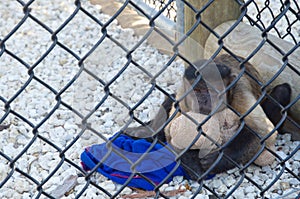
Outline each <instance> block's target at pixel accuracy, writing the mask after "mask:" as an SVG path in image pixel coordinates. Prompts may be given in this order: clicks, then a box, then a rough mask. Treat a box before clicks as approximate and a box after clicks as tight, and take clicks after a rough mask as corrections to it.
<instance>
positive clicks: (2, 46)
mask: <svg viewBox="0 0 300 199" xmlns="http://www.w3.org/2000/svg"><path fill="white" fill-rule="evenodd" d="M95 2H96V1H95ZM212 2H213V1H208V3H207V4H206V7H203V8H201V9H199V8H198V9H197V8H196V7H194V5H193V4H192V3H190V2H188V1H182V2H181V3H183V4H184V5H185V6H186V7H188V8H189V9H190V10H192V11H193V12H194V13H195V16H198V17H199V16H201V14H202V12H205V10H206V8H209V7H210V5H211V3H212ZM235 2H236V3H238V4H239V6H240V9H241V11H242V12H241V13H242V14H241V16H240V17H239V18H238V20H237V21H238V22H242V21H243V22H244V23H246V24H250V25H251V26H252V28H255V29H256V31H258V33H259V34H258V36H259V37H260V41H258V42H259V44H258V45H257V46H256V48H255V50H253V51H251V52H247V55H246V56H245V59H246V60H247V61H249V60H250V61H251V58H252V57H254V56H255V55H259V54H260V53H261V51H260V49H261V48H262V47H263V46H266V45H269V46H270V48H271V49H272V52H273V51H275V52H276V53H277V54H276V53H275V54H276V55H279V56H280V57H279V58H278V59H279V60H281V61H282V64H281V65H280V66H278V70H277V71H275V73H274V75H272V76H268V77H267V78H269V80H267V81H265V83H262V82H260V81H259V80H257V79H255V76H253V74H251V73H249V71H245V70H244V71H242V72H241V74H240V76H243V75H244V76H247V77H250V78H251V79H253V80H254V81H255V82H256V84H257V85H259V88H260V89H261V90H262V92H261V93H262V94H261V95H260V96H259V97H258V101H257V103H255V104H254V105H255V106H259V104H260V103H261V101H262V100H263V99H264V98H265V97H268V98H270V95H268V94H267V92H266V90H268V89H270V87H269V86H270V83H271V82H273V80H275V79H277V77H280V76H281V74H282V73H283V72H284V70H286V68H287V69H289V71H290V73H292V74H293V75H291V76H288V77H284V78H286V79H285V80H284V81H286V82H291V81H293V82H300V71H299V63H300V62H297V60H298V61H299V57H298V55H300V54H299V45H300V29H299V27H300V8H299V6H300V5H299V3H298V2H297V1H296V0H294V1H281V0H278V1H267V0H266V1H254V0H249V1H245V2H243V1H238V0H237V1H235ZM114 3H115V2H113V1H112V2H110V1H108V2H106V4H108V5H109V6H110V5H111V6H114ZM145 3H146V4H149V6H150V7H153V8H155V9H157V13H155V14H154V16H152V15H151V16H150V15H148V14H146V12H145V11H143V9H141V8H140V7H139V5H138V4H136V3H135V2H134V1H130V0H128V1H123V2H122V3H120V7H119V8H117V11H116V12H115V13H114V14H113V15H106V14H104V5H101V4H100V5H99V4H95V3H94V4H91V3H90V2H89V1H83V0H82V1H80V0H76V1H71V0H66V1H56V0H55V1H39V0H31V1H21V0H16V1H2V2H1V3H0V19H1V20H0V27H1V28H0V67H1V71H0V109H1V113H0V125H1V126H0V196H1V198H180V199H183V198H299V197H300V196H299V192H300V186H299V184H300V176H299V172H300V153H299V148H300V143H299V137H298V139H297V138H296V137H297V136H299V129H300V125H299V123H298V122H299V120H295V118H296V119H297V115H296V117H290V116H288V115H287V113H289V112H290V111H291V112H292V111H295V110H296V111H297V108H296V107H297V106H299V103H300V102H299V98H300V93H299V88H298V86H297V84H295V85H294V84H293V85H290V86H291V87H292V90H293V93H292V97H291V100H290V101H289V103H288V104H287V105H286V106H284V107H281V113H282V115H283V116H282V118H283V119H281V117H280V122H279V123H278V125H274V126H275V127H274V128H276V129H275V130H279V128H280V124H282V123H283V122H284V120H286V121H288V122H289V123H290V124H291V125H292V131H293V132H290V133H291V134H290V133H285V134H279V135H278V136H277V139H276V143H275V149H270V150H269V151H271V155H272V156H273V157H274V158H275V161H274V162H273V163H272V164H271V165H268V166H263V167H260V166H256V165H254V163H253V162H254V159H256V158H257V155H256V157H254V158H250V160H249V164H244V165H242V164H240V163H238V162H237V163H235V168H234V169H230V170H228V171H224V172H222V173H219V174H216V175H214V176H212V178H211V179H207V176H206V175H205V176H201V177H199V178H198V180H197V181H193V180H188V179H185V178H183V177H182V176H176V177H174V178H172V179H171V180H168V178H169V177H170V176H174V175H173V174H174V172H176V171H175V170H176V169H171V170H169V171H168V175H166V176H164V177H163V179H162V181H160V182H159V183H155V182H153V181H151V179H152V178H151V177H149V176H147V175H145V173H141V172H138V170H137V167H138V166H137V165H138V164H140V163H141V165H142V166H144V165H143V164H145V162H144V163H143V161H145V160H147V156H141V157H139V159H138V161H137V162H131V159H129V158H128V157H126V155H124V154H121V155H120V154H119V155H120V156H119V157H118V159H122V160H124V161H125V162H127V163H128V162H129V166H130V169H129V171H130V172H131V174H130V175H128V176H126V178H125V180H124V183H123V185H121V184H118V183H115V182H113V181H112V180H108V178H106V177H104V176H103V175H101V174H100V173H99V172H97V171H99V170H98V168H102V166H103V162H105V158H107V156H106V155H109V154H111V153H112V151H113V152H115V153H116V150H114V149H112V148H109V145H111V144H112V143H113V141H114V140H116V139H117V138H118V137H121V136H122V135H121V134H122V132H124V131H128V129H132V127H138V126H140V125H144V126H146V124H148V123H147V122H148V121H149V120H151V119H153V118H154V117H155V116H156V113H157V111H158V110H159V107H160V105H161V104H162V103H163V102H164V99H170V100H171V101H172V102H173V103H174V105H175V109H176V110H177V111H178V112H181V113H182V114H183V115H186V116H187V117H188V115H187V114H185V113H184V111H183V110H180V106H179V102H180V101H181V100H184V99H185V97H182V98H181V99H178V98H174V96H173V94H174V93H176V92H177V91H178V88H179V87H180V85H181V80H182V76H183V75H184V71H185V66H186V65H188V64H192V62H193V61H197V60H189V56H188V54H184V53H182V52H181V51H180V50H178V49H180V47H181V46H183V45H184V41H185V40H187V39H188V38H189V37H188V36H189V35H190V34H191V32H192V31H193V29H191V30H190V31H187V32H189V33H188V34H187V35H188V36H187V37H185V35H184V34H183V33H179V35H182V37H179V38H180V39H179V41H178V40H177V41H176V40H174V38H170V36H169V35H168V34H166V33H164V32H163V31H162V30H161V28H163V27H158V26H157V25H156V23H155V20H156V18H157V17H158V16H159V15H165V16H166V17H169V18H170V19H171V20H172V21H174V23H176V22H177V21H178V18H176V17H177V16H178V14H177V13H176V11H177V7H176V1H172V0H170V1H163V0H160V1H148V0H147V1H145ZM153 5H154V6H153ZM126 9H130V10H131V11H134V12H135V11H138V12H137V13H138V14H136V16H140V17H142V18H143V19H144V20H145V23H144V24H146V25H147V26H148V29H147V30H146V31H144V32H143V33H142V34H141V33H140V34H137V33H136V32H135V31H134V30H133V29H130V28H124V26H126V25H125V24H122V23H121V22H120V21H122V17H123V16H121V15H122V13H125V11H126ZM181 14H182V13H181ZM136 16H133V15H130V16H129V18H133V19H135V18H134V17H136ZM200 18H201V17H200ZM124 23H125V22H124ZM129 23H131V24H134V23H135V21H134V20H133V21H130V22H129ZM237 24H238V23H234V24H233V25H232V26H231V28H230V30H234V29H236V28H237ZM195 26H205V24H203V23H202V22H201V20H199V21H198V23H197V24H196V25H195ZM205 28H207V29H208V30H209V31H210V32H212V33H213V34H212V35H213V36H214V37H215V38H217V39H218V41H216V42H215V45H217V46H218V47H221V48H222V49H223V50H225V51H226V52H227V53H228V54H230V55H231V56H233V57H235V54H237V53H236V52H235V51H234V50H231V49H230V45H227V43H226V42H227V41H226V38H229V34H227V33H224V34H220V33H216V32H215V30H214V28H213V27H205ZM142 29H144V28H142ZM154 33H155V35H158V36H159V39H156V41H159V42H160V41H162V43H161V44H162V45H163V44H164V43H163V42H166V43H168V45H169V46H171V47H169V48H167V47H166V46H162V47H161V49H157V48H154V47H153V46H151V42H147V40H148V39H149V38H150V37H151V35H153V34H154ZM272 34H273V35H275V36H276V37H277V38H280V40H284V41H287V42H289V44H288V45H287V46H286V45H285V44H286V43H284V45H283V46H282V45H281V43H280V42H279V43H278V42H274V40H273V39H270V38H272V37H273V36H271V35H272ZM231 39H232V38H231ZM245 39H247V38H245ZM222 41H224V43H223V42H222ZM276 41H277V40H276ZM218 47H217V48H216V49H218ZM166 48H167V49H166ZM205 49H206V47H205V48H204V50H205ZM166 50H167V51H168V52H167V53H164V52H166ZM217 54H218V53H216V54H213V55H211V54H210V56H211V57H212V58H215V57H216V55H217ZM262 54H263V53H262ZM266 54H268V52H267V53H266ZM271 54H272V53H271ZM237 55H238V54H237ZM292 57H293V58H292ZM295 57H296V58H295ZM206 58H207V59H209V58H210V57H206ZM191 59H196V58H195V57H192V58H191ZM261 59H262V60H264V57H262V58H261ZM262 60H260V61H261V62H263V61H262ZM291 60H292V61H291ZM294 60H296V62H295V61H294ZM239 61H242V60H239ZM242 63H243V62H242ZM272 63H273V62H272ZM272 63H271V64H272ZM267 73H268V71H267ZM198 81H199V80H198ZM238 81H239V79H235V80H234V81H233V82H232V84H231V85H229V86H228V87H227V88H226V89H225V91H226V92H227V91H228V92H229V90H230V89H231V88H234V85H236V84H238ZM282 83H284V82H282ZM195 85H196V84H195ZM195 85H193V86H195ZM298 85H299V84H298ZM189 89H191V90H193V89H195V88H193V87H191V88H189ZM196 89H197V88H196ZM226 92H224V93H226ZM184 96H185V95H184ZM271 98H272V97H271ZM226 105H227V106H229V107H230V103H228V104H226ZM231 108H232V107H231ZM253 109H254V108H252V109H251V110H248V111H247V112H246V113H245V115H248V114H250V112H251V111H253ZM298 110H299V109H298ZM233 111H236V110H233ZM298 113H299V112H298ZM296 114H297V112H296ZM244 118H245V116H243V117H241V123H244V121H243V119H244ZM298 118H299V116H298ZM246 123H247V122H246ZM262 123H263V121H262ZM198 124H199V123H198ZM165 125H167V124H163V125H162V126H163V127H164V126H165ZM129 126H130V128H128V127H129ZM202 126H203V124H201V125H200V124H199V126H198V127H199V128H201V127H202ZM152 130H153V129H152ZM275 130H274V129H269V131H270V134H268V135H267V137H259V136H258V137H259V138H260V140H259V141H260V144H261V145H262V146H265V145H264V143H265V142H264V141H265V140H266V139H268V138H269V137H271V136H272V134H274V132H275ZM297 130H298V132H297ZM249 131H251V132H252V131H253V132H252V134H253V135H257V133H255V129H251V128H250V129H249ZM155 132H156V134H155V136H152V140H151V141H150V142H149V143H150V146H149V148H147V150H146V151H147V152H149V151H150V150H152V149H153V148H154V147H155V146H156V145H157V144H165V143H162V142H160V141H159V138H158V136H157V135H158V134H157V132H158V130H157V129H156V130H154V133H155ZM237 132H240V129H239V130H237ZM204 135H205V134H204ZM291 135H292V136H291ZM113 136H114V137H113ZM202 136H203V135H202ZM235 136H236V135H235ZM293 136H295V137H293ZM112 137H113V138H112ZM231 141H232V140H231ZM214 143H215V144H217V145H218V143H217V142H216V141H214ZM99 144H104V145H105V144H106V145H105V146H108V151H107V154H104V156H105V158H104V159H101V158H103V157H104V156H103V157H101V158H99V159H98V161H99V162H98V163H96V164H95V167H93V168H89V169H90V170H87V169H86V168H84V166H82V165H81V161H82V160H81V159H80V157H81V154H82V153H83V152H84V151H85V150H87V149H88V148H87V147H89V146H93V145H94V146H99ZM191 145H192V144H190V145H188V147H187V148H186V149H185V150H184V151H183V152H182V153H178V152H175V151H174V150H173V149H172V148H168V147H166V148H167V149H168V150H167V151H168V153H169V152H171V153H172V154H173V155H174V160H175V167H174V168H178V167H179V166H180V165H181V164H182V160H181V158H182V157H184V155H185V154H189V153H188V151H189V149H190V148H191ZM227 145H229V144H224V145H223V147H222V146H220V145H218V148H222V149H226V146H227ZM262 149H264V147H263V148H262ZM260 152H262V151H260ZM96 153H98V152H96ZM191 158H195V157H192V156H191ZM197 158H198V156H197ZM162 159H163V158H162ZM100 160H101V161H102V162H101V161H100ZM192 161H195V162H197V161H198V160H197V159H193V160H192ZM218 161H221V159H220V158H218V159H217V160H216V162H215V164H214V165H216V164H218ZM147 166H148V165H147ZM196 172H197V171H196ZM202 172H203V173H205V172H206V171H202ZM203 173H202V174H203ZM157 175H159V174H157ZM115 177H120V176H115ZM137 178H138V179H143V180H144V181H147V182H148V183H150V184H152V185H153V186H154V188H153V191H143V190H141V189H135V188H132V186H131V185H132V184H130V183H131V181H133V180H135V179H137ZM110 179H112V178H110Z"/></svg>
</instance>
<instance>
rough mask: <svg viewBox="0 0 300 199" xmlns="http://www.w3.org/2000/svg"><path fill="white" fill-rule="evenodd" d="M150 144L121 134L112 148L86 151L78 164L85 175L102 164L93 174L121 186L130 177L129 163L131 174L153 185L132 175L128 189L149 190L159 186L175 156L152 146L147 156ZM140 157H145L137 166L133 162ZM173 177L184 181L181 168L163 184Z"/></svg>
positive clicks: (110, 146) (107, 145) (95, 148)
mask: <svg viewBox="0 0 300 199" xmlns="http://www.w3.org/2000/svg"><path fill="white" fill-rule="evenodd" d="M113 138H114V137H113ZM151 144H152V143H150V142H148V141H146V140H145V139H138V140H134V139H132V138H131V137H128V136H126V135H123V134H121V135H119V136H118V137H117V138H115V139H114V140H113V141H112V144H111V143H110V142H109V143H103V144H96V145H92V146H90V147H87V148H86V149H85V151H84V152H83V153H82V154H81V161H82V162H81V163H82V166H83V168H84V169H85V170H87V171H88V170H91V169H93V168H94V167H95V166H96V165H97V164H98V163H99V162H102V164H100V166H99V167H98V168H97V171H98V172H99V173H101V174H102V175H104V176H105V177H107V178H109V179H111V180H112V181H114V182H117V183H119V184H124V183H125V182H126V181H127V180H128V179H129V177H130V176H131V174H132V173H133V170H132V169H131V166H132V163H136V167H135V172H134V173H140V174H142V175H144V176H145V177H147V178H148V179H149V180H151V181H152V182H153V184H152V183H150V182H149V181H147V180H145V179H144V178H142V177H141V176H139V175H135V176H134V177H133V178H132V179H131V180H130V182H129V183H128V186H130V187H136V188H141V189H145V190H153V189H154V188H155V185H158V184H159V183H160V182H162V181H163V180H164V179H165V178H166V177H167V176H168V175H169V174H170V173H171V171H172V170H173V169H174V168H175V166H176V161H175V155H174V154H173V153H171V152H170V151H169V150H168V149H166V147H164V146H162V145H161V144H155V145H154V147H153V148H152V149H151V150H150V151H149V152H147V150H148V149H149V147H150V146H151ZM115 151H117V152H115ZM118 153H119V154H121V155H119V154H118ZM144 154H146V155H145V157H143V158H142V160H141V161H140V162H136V161H137V160H139V158H141V156H142V155H144ZM122 156H125V157H126V158H128V159H129V160H130V161H131V162H132V163H129V162H128V161H126V160H125V159H124V158H123V157H122ZM174 176H185V177H187V178H188V176H187V175H186V174H185V172H184V170H183V168H182V167H181V166H179V167H178V168H177V169H176V170H175V172H174V173H173V174H172V175H171V176H170V177H169V178H168V179H167V180H166V181H165V183H168V182H170V181H171V180H172V178H173V177H174Z"/></svg>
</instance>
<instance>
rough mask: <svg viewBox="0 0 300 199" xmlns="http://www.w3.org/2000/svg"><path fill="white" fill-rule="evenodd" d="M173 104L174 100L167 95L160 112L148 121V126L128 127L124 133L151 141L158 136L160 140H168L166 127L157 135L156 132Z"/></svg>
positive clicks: (165, 119) (166, 117)
mask: <svg viewBox="0 0 300 199" xmlns="http://www.w3.org/2000/svg"><path fill="white" fill-rule="evenodd" d="M171 97H175V95H171ZM172 105H173V100H172V99H171V98H170V97H166V99H165V101H164V102H163V103H162V105H161V106H160V108H159V110H158V113H157V114H156V115H155V117H154V118H153V119H152V120H150V121H149V122H147V123H146V126H139V127H132V128H127V129H126V131H125V132H124V133H125V134H126V135H128V136H130V137H133V138H137V139H138V138H146V139H147V140H149V141H151V140H152V139H153V137H155V136H157V138H158V140H160V141H162V142H166V137H165V132H164V129H162V130H160V131H159V132H157V133H156V134H155V135H154V132H156V131H157V130H158V129H159V128H161V127H162V126H163V125H164V123H165V122H166V121H167V119H168V117H169V113H170V111H171V109H172Z"/></svg>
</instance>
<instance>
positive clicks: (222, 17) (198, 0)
mask: <svg viewBox="0 0 300 199" xmlns="http://www.w3.org/2000/svg"><path fill="white" fill-rule="evenodd" d="M188 2H189V3H191V5H193V7H195V8H196V9H197V10H200V9H202V8H203V7H204V6H205V5H206V4H207V2H209V0H188ZM240 14H241V11H240V5H239V4H238V3H237V2H236V1H235V0H215V1H214V2H213V3H212V4H210V5H209V6H208V8H207V9H205V10H204V11H203V12H202V13H201V15H200V17H201V20H202V21H203V22H204V23H205V24H207V25H208V26H209V27H210V28H211V29H214V28H215V27H217V26H218V25H220V24H222V23H223V22H226V21H229V20H234V19H237V18H238V17H239V16H240ZM184 17H185V19H184V23H185V28H184V30H185V32H188V31H189V30H190V29H191V27H192V26H193V25H194V24H195V23H196V13H195V12H194V11H193V10H192V9H191V8H189V7H188V6H185V9H184ZM209 33H210V32H209V31H208V30H207V29H206V28H205V27H203V26H202V25H199V26H198V27H197V28H196V29H195V30H194V31H193V33H192V34H191V37H190V38H191V39H188V40H187V41H186V44H185V45H187V46H186V48H185V52H186V53H187V54H188V55H189V56H188V58H192V60H191V61H195V60H196V58H197V59H200V58H203V48H204V45H205V42H206V39H207V38H208V36H209ZM195 42H197V43H198V44H195Z"/></svg>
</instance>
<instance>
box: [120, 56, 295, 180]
mask: <svg viewBox="0 0 300 199" xmlns="http://www.w3.org/2000/svg"><path fill="white" fill-rule="evenodd" d="M236 58H238V59H239V61H238V60H237V59H236ZM236 58H234V57H232V56H231V55H220V56H217V57H216V58H215V59H214V63H213V64H215V66H216V67H217V69H218V72H219V73H220V76H221V78H222V81H223V83H224V85H225V87H226V89H227V91H226V95H225V99H226V100H225V101H226V102H225V103H224V104H225V106H221V110H224V109H227V108H230V109H232V110H234V111H235V112H236V114H238V116H239V117H240V118H241V123H240V125H241V126H240V127H241V128H239V130H237V132H236V133H235V135H234V136H232V138H231V139H229V140H226V142H224V143H222V144H221V145H220V146H219V147H218V149H217V150H213V151H211V152H210V153H209V154H207V155H206V156H205V157H201V158H199V152H200V150H201V149H188V150H187V151H186V152H185V153H183V154H182V155H181V156H180V161H181V164H182V166H183V167H184V168H185V170H186V171H187V173H188V174H189V176H190V177H191V179H193V180H197V179H199V177H200V176H201V175H202V174H203V173H205V172H206V171H208V170H210V172H212V173H220V172H224V171H226V170H229V169H232V168H234V167H235V166H237V165H240V164H242V165H245V164H248V163H249V162H252V161H254V163H255V164H257V165H261V166H263V165H266V164H270V163H272V162H273V161H274V158H275V157H274V156H273V155H272V154H270V153H269V152H268V150H266V149H265V147H266V148H268V149H269V150H274V142H275V139H276V135H277V131H276V129H274V125H276V124H277V123H278V119H279V120H280V118H281V117H280V115H281V107H284V106H286V105H287V104H288V103H289V102H290V96H291V89H290V86H289V85H288V84H282V85H278V86H276V87H275V88H274V89H273V90H272V91H271V93H270V96H271V97H272V98H273V100H274V101H277V103H274V101H271V100H266V99H265V100H264V101H263V102H262V103H261V104H257V105H256V107H253V108H252V106H253V105H255V104H256V102H257V100H258V99H259V98H260V96H261V95H262V93H261V89H260V85H259V84H258V83H257V82H256V81H255V80H257V81H258V82H260V79H261V78H260V76H259V74H258V72H257V71H256V70H255V68H254V67H253V66H252V65H251V64H249V63H248V62H245V63H244V64H243V65H241V64H240V63H241V61H243V59H242V58H241V57H236ZM205 63H207V60H200V61H198V62H196V63H195V64H194V66H192V65H189V66H188V67H187V68H186V70H185V73H184V79H183V80H182V82H183V84H182V86H181V88H179V89H178V92H177V93H176V97H175V96H174V95H171V96H169V97H167V98H166V99H165V101H164V103H163V104H162V105H161V107H160V109H159V111H158V113H157V115H156V116H155V118H154V119H153V120H151V121H150V122H148V123H147V124H146V126H140V127H133V128H128V129H127V130H126V131H125V132H124V133H125V134H127V135H129V136H132V137H134V138H139V137H141V136H142V137H146V138H147V139H148V140H153V139H154V138H155V137H156V138H157V139H158V140H159V141H161V142H168V141H169V138H168V136H170V132H168V131H169V129H170V124H171V123H172V121H171V122H169V123H166V121H168V119H169V118H170V117H173V119H175V118H177V117H180V115H181V114H182V112H188V111H197V112H199V113H201V114H205V115H209V114H210V113H211V112H212V111H213V108H215V107H213V102H212V101H211V99H212V98H211V95H213V92H209V87H208V85H207V83H206V82H205V80H204V79H203V78H200V79H199V78H198V77H199V75H200V76H201V74H200V73H199V71H198V69H199V68H200V67H201V66H203V65H205ZM195 66H196V67H195ZM210 66H211V65H210V64H208V65H207V67H210ZM242 70H245V71H246V73H248V74H250V76H248V75H245V74H244V75H242V76H240V73H241V71H242ZM196 79H198V81H197V82H195V80H196ZM254 79H255V80H254ZM232 82H234V84H232ZM190 85H194V86H193V88H192V90H193V93H194V94H195V96H196V97H191V96H189V95H186V96H185V97H184V98H183V99H181V98H180V97H181V96H182V95H183V94H185V93H186V91H187V90H188V89H189V88H190ZM179 99H180V100H179ZM195 100H196V101H195ZM176 103H177V107H179V111H177V113H176V108H175V106H174V105H176ZM195 107H198V108H195ZM251 108H252V111H251V112H250V113H248V110H249V109H251ZM221 110H218V111H221ZM211 117H214V115H212V116H211ZM229 119H230V118H229ZM242 121H244V122H242ZM149 129H151V130H152V131H150V130H149ZM153 133H155V134H153ZM182 133H183V134H184V133H185V132H182ZM265 138H267V139H265ZM262 139H264V140H263V141H262ZM264 145H265V147H264ZM258 152H261V153H260V155H259V154H258ZM255 156H258V157H256V159H255V160H254V157H255ZM265 157H269V158H265Z"/></svg>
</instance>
